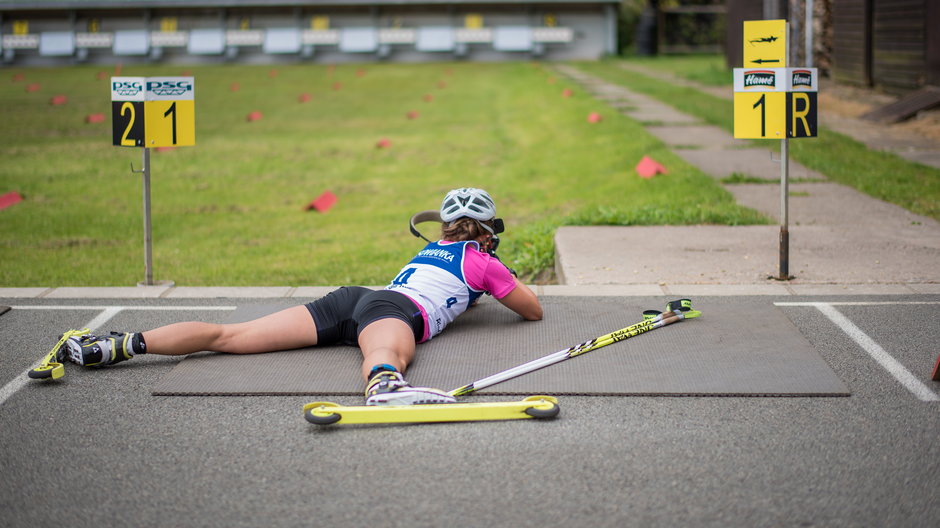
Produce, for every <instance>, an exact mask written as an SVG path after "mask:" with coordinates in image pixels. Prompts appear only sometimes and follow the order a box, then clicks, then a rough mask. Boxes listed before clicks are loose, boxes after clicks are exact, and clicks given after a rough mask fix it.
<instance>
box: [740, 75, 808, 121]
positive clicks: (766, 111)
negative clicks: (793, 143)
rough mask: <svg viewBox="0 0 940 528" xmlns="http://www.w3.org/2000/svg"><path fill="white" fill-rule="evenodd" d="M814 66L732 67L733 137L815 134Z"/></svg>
mask: <svg viewBox="0 0 940 528" xmlns="http://www.w3.org/2000/svg"><path fill="white" fill-rule="evenodd" d="M817 84H818V82H817V74H816V69H815V68H735V69H734V137H736V138H739V139H784V138H800V137H816V110H817V99H816V91H817Z"/></svg>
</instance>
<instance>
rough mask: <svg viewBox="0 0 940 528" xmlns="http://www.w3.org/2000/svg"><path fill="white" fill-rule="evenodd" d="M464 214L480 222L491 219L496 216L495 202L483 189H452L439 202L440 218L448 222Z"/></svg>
mask: <svg viewBox="0 0 940 528" xmlns="http://www.w3.org/2000/svg"><path fill="white" fill-rule="evenodd" d="M464 216H467V217H470V218H473V219H474V220H480V221H482V222H485V221H487V220H492V219H494V218H496V203H495V202H493V199H492V198H490V195H489V194H487V192H486V191H484V190H483V189H476V188H473V187H463V188H460V189H454V190H453V191H450V192H449V193H447V196H445V197H444V201H443V202H441V220H443V221H444V222H445V223H448V224H449V223H451V222H453V221H454V220H456V219H458V218H462V217H464Z"/></svg>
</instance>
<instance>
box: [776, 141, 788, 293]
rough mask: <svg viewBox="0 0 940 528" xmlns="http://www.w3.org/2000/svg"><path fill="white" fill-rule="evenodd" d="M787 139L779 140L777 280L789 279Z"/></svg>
mask: <svg viewBox="0 0 940 528" xmlns="http://www.w3.org/2000/svg"><path fill="white" fill-rule="evenodd" d="M788 141H789V140H788V139H787V138H783V139H781V140H780V275H779V276H778V277H776V278H777V279H778V280H789V279H790V278H791V277H790V218H789V216H790V207H789V205H790V204H789V202H788V200H789V197H790V193H789V190H788V189H789V187H790V185H789V184H790V163H789V161H790V156H789V152H787V151H788V147H789V145H788V143H787V142H788Z"/></svg>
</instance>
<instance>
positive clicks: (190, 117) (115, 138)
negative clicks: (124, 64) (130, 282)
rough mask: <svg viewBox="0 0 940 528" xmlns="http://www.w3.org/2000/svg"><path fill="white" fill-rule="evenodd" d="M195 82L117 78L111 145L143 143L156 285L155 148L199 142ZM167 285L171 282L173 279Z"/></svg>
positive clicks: (148, 252)
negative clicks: (152, 201)
mask: <svg viewBox="0 0 940 528" xmlns="http://www.w3.org/2000/svg"><path fill="white" fill-rule="evenodd" d="M194 93H195V82H194V80H193V78H192V77H112V78H111V129H112V130H111V131H112V144H113V145H115V146H118V147H143V168H142V169H141V170H139V171H138V170H134V164H133V163H132V164H131V172H134V173H137V172H139V173H141V176H142V179H143V195H144V281H143V282H140V283H138V286H152V285H153V284H154V281H153V237H152V229H151V227H152V226H151V217H150V175H151V172H150V149H151V148H153V147H182V146H190V145H195V144H196V131H195V130H196V128H195V121H196V118H195V115H196V111H195V97H194ZM164 283H168V284H172V282H170V281H164Z"/></svg>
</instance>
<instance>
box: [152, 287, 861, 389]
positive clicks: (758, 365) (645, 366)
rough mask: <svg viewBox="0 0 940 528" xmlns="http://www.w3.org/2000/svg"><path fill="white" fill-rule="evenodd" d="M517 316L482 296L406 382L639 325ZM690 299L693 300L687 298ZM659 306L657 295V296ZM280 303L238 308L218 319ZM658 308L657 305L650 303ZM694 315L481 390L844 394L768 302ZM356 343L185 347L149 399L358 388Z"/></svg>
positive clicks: (623, 311)
mask: <svg viewBox="0 0 940 528" xmlns="http://www.w3.org/2000/svg"><path fill="white" fill-rule="evenodd" d="M541 301H542V305H543V308H544V309H545V317H544V319H543V320H542V321H538V322H525V321H522V320H521V318H519V316H517V315H516V314H514V313H512V312H510V311H509V310H508V309H506V308H504V307H502V306H500V305H499V304H497V303H496V302H495V301H493V300H492V299H491V298H487V299H486V300H485V301H484V302H481V303H480V304H479V305H478V306H476V307H474V308H472V309H470V310H469V311H468V312H467V313H465V314H463V315H461V316H460V317H459V318H458V319H457V321H455V322H454V323H452V324H451V326H449V327H448V328H447V330H445V331H444V333H443V334H441V335H439V336H437V337H436V338H434V339H432V340H431V341H430V342H428V343H424V344H421V345H419V346H418V350H417V356H416V358H415V361H414V363H413V364H412V365H411V367H410V368H409V370H408V373H407V379H408V381H409V382H410V383H411V384H412V385H421V386H429V387H437V388H440V389H444V390H452V389H455V388H457V387H460V386H463V385H466V384H468V383H471V382H473V381H475V380H478V379H482V378H485V377H487V376H490V375H492V374H496V373H498V372H500V371H503V370H506V369H509V368H512V367H515V366H517V365H520V364H523V363H526V362H528V361H531V360H533V359H536V358H540V357H543V356H546V355H548V354H551V353H553V352H556V351H558V350H563V349H565V348H567V347H569V346H573V345H577V344H578V343H581V342H584V341H587V340H589V339H592V338H594V337H598V336H601V335H603V334H607V333H610V332H613V331H616V330H619V329H621V328H624V327H626V326H629V325H631V324H633V323H636V322H639V321H641V320H642V312H643V310H644V309H649V308H651V307H652V306H649V302H648V301H646V304H647V306H642V305H641V304H640V303H642V302H644V301H643V300H642V299H636V298H627V299H623V298H613V297H592V298H586V297H543V298H542V299H541ZM693 302H694V300H693ZM662 304H665V301H663V302H662ZM287 306H289V305H283V304H282V305H277V306H272V305H248V306H242V307H239V308H238V309H237V310H235V311H234V312H233V313H232V314H231V316H230V319H229V322H239V321H247V320H250V319H254V318H257V317H260V316H263V315H266V314H268V313H271V312H273V311H275V310H278V309H281V308H285V307H287ZM657 308H664V307H657ZM695 308H696V309H699V310H701V311H702V314H703V315H702V316H701V317H698V318H695V319H688V320H685V321H681V322H679V323H674V324H671V325H669V326H665V327H662V328H657V329H655V330H652V331H649V332H646V333H644V334H641V335H639V336H636V337H633V338H630V339H627V340H624V341H621V342H618V343H614V344H612V345H608V346H606V347H602V348H599V349H597V350H594V351H592V352H589V353H587V354H584V355H582V356H578V357H575V358H572V359H569V360H567V361H563V362H561V363H557V364H555V365H551V366H549V367H546V368H543V369H541V370H537V371H534V372H531V373H528V374H525V375H523V376H520V377H517V378H514V379H511V380H508V381H505V382H503V383H499V384H497V385H494V386H492V387H490V388H488V389H484V390H481V391H479V392H480V393H481V394H525V395H531V394H552V395H561V394H594V395H662V396H848V395H849V394H850V393H849V390H848V389H847V388H846V386H845V385H844V384H843V383H842V381H840V380H839V378H838V377H837V376H836V375H835V373H834V372H833V371H832V369H831V368H830V367H829V365H828V364H827V363H826V362H825V361H824V360H823V359H822V358H821V357H820V356H819V355H818V354H817V353H816V351H815V350H814V349H813V347H812V345H810V343H809V342H808V341H807V340H806V338H805V337H803V335H802V334H801V333H800V331H799V330H798V329H797V328H796V327H795V326H794V325H793V323H792V322H790V320H789V319H788V318H787V317H786V315H785V314H784V313H783V312H781V311H780V310H779V309H778V308H777V307H775V306H773V305H772V304H771V303H770V302H767V303H748V304H746V305H735V304H733V303H716V304H714V305H711V304H706V305H699V304H697V303H696V304H695ZM360 361H361V354H360V352H359V349H358V348H355V347H346V346H340V347H337V346H331V347H322V348H316V347H314V348H307V349H301V350H291V351H284V352H273V353H267V354H253V355H233V354H217V353H209V352H204V353H199V354H194V355H191V356H189V357H187V358H186V359H184V360H182V361H180V363H179V364H178V365H177V366H176V367H174V369H173V370H172V371H171V372H169V373H168V374H167V375H166V377H164V379H163V380H161V381H160V382H159V383H158V384H157V386H156V387H155V388H154V389H153V394H154V395H167V396H169V395H233V396H236V395H327V394H329V395H334V394H335V395H358V394H362V391H363V388H364V383H363V380H362V379H361V378H360V375H359V370H360Z"/></svg>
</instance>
